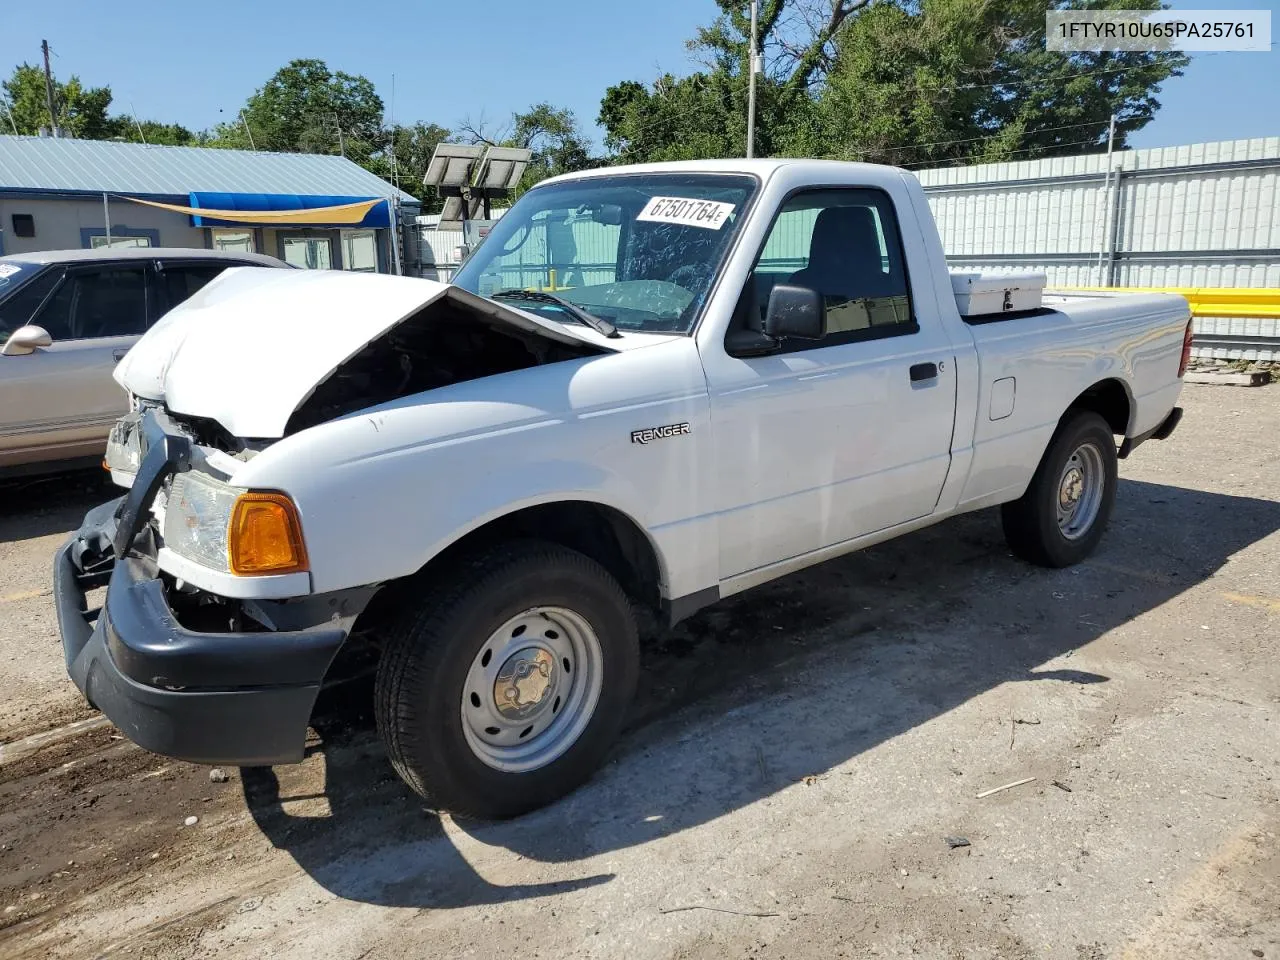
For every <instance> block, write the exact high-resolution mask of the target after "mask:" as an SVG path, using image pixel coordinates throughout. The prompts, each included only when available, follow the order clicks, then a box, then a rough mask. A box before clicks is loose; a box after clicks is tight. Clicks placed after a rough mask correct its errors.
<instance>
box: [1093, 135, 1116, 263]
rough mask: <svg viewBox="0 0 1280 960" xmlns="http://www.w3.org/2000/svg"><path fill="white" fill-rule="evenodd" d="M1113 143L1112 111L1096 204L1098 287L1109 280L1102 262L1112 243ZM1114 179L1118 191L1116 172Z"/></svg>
mask: <svg viewBox="0 0 1280 960" xmlns="http://www.w3.org/2000/svg"><path fill="white" fill-rule="evenodd" d="M1115 144H1116V115H1115V114H1114V113H1113V114H1112V115H1111V123H1110V124H1109V125H1108V127H1107V160H1106V167H1105V168H1104V173H1103V177H1102V202H1101V203H1100V204H1098V212H1099V213H1100V214H1101V216H1100V217H1099V219H1100V220H1102V239H1101V240H1100V241H1099V243H1098V268H1097V271H1096V274H1095V279H1094V285H1095V286H1099V287H1101V286H1105V285H1107V284H1109V283H1110V282H1111V277H1110V273H1111V268H1110V266H1109V265H1108V266H1106V267H1105V268H1104V266H1103V263H1104V261H1105V260H1106V257H1107V254H1108V250H1109V248H1110V246H1111V244H1112V239H1111V232H1112V230H1113V229H1114V227H1113V226H1112V220H1113V217H1112V214H1113V212H1114V210H1115V204H1114V203H1113V202H1112V200H1111V190H1112V187H1111V177H1112V174H1113V173H1115V171H1114V170H1112V169H1111V153H1112V151H1113V150H1114V149H1115ZM1116 180H1117V183H1116V189H1117V192H1118V190H1119V182H1118V181H1119V175H1118V174H1116ZM1104 269H1105V272H1104Z"/></svg>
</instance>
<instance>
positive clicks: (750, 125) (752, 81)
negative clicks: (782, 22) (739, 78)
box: [747, 0, 756, 160]
mask: <svg viewBox="0 0 1280 960" xmlns="http://www.w3.org/2000/svg"><path fill="white" fill-rule="evenodd" d="M755 152H756V0H751V49H750V50H749V51H748V52H747V159H748V160H750V159H751V158H752V157H753V156H755Z"/></svg>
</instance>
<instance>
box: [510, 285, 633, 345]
mask: <svg viewBox="0 0 1280 960" xmlns="http://www.w3.org/2000/svg"><path fill="white" fill-rule="evenodd" d="M489 299H490V300H527V301H529V302H530V303H550V304H553V305H554V306H557V307H559V308H560V309H561V310H563V311H564V312H565V313H567V314H569V316H571V317H573V319H575V320H577V321H578V322H579V323H581V324H583V325H585V326H588V327H590V328H591V329H592V330H594V331H595V332H596V333H598V334H600V335H601V336H605V337H609V338H610V339H612V338H614V337H620V336H622V334H620V333H618V328H617V327H615V326H614V325H613V324H612V323H610V322H609V321H608V320H602V319H601V318H600V317H597V316H596V315H595V314H592V313H587V311H585V310H583V309H582V308H581V307H579V306H578V305H577V304H575V303H570V302H569V301H568V300H565V299H563V298H562V297H557V296H556V295H555V294H553V293H543V292H542V291H541V290H521V289H519V288H517V287H513V288H512V289H510V290H499V291H498V292H497V293H491V294H489Z"/></svg>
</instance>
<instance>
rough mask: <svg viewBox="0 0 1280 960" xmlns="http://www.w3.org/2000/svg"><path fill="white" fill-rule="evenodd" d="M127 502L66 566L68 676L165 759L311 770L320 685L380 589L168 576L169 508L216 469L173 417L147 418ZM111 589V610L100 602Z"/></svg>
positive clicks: (62, 606)
mask: <svg viewBox="0 0 1280 960" xmlns="http://www.w3.org/2000/svg"><path fill="white" fill-rule="evenodd" d="M139 422H140V429H141V432H142V435H143V441H142V449H143V455H142V459H141V464H140V465H139V468H138V470H137V473H136V475H135V476H134V477H133V482H132V486H131V487H130V490H129V493H128V494H127V495H126V496H124V497H121V498H119V499H117V500H113V501H111V502H110V503H106V504H103V505H102V506H100V507H97V508H95V509H94V510H91V511H90V512H89V513H88V514H87V515H86V517H85V520H84V523H83V525H82V526H81V528H80V529H79V530H78V531H77V532H76V533H75V534H73V535H72V536H71V538H70V539H68V541H67V542H66V543H65V544H64V545H63V546H62V547H61V549H59V550H58V552H57V554H56V555H55V557H54V569H53V586H54V589H53V595H54V605H55V609H56V612H57V617H58V627H59V631H60V633H61V636H62V646H63V653H64V655H65V658H66V663H67V672H68V673H69V675H70V677H71V679H72V681H73V682H74V683H75V685H76V686H77V687H78V688H79V689H80V691H81V692H82V693H83V694H84V696H85V698H86V699H87V700H88V701H89V702H90V703H91V704H93V705H94V706H96V707H97V708H98V709H100V710H102V712H103V713H105V714H106V715H107V717H108V718H109V719H110V720H111V721H112V722H113V723H114V724H115V725H116V726H117V727H118V728H119V729H120V730H121V731H122V732H123V733H124V734H125V735H127V736H128V737H129V738H130V739H131V740H133V741H134V742H135V743H137V744H139V745H140V746H142V747H145V748H146V749H148V750H152V751H153V752H156V753H160V754H164V755H166V756H171V757H177V758H179V759H184V760H192V761H196V762H205V763H234V764H240V765H259V764H273V763H290V762H296V761H298V760H300V759H302V755H303V743H304V740H305V736H306V729H307V724H308V722H309V720H310V717H311V711H312V707H313V706H314V703H315V700H316V696H317V694H318V693H319V690H320V686H321V683H322V682H323V681H324V680H325V678H326V675H327V673H328V672H329V669H330V665H331V663H332V662H333V660H334V657H335V655H336V654H337V652H338V650H339V648H341V647H342V645H343V643H344V642H345V641H346V639H347V637H348V635H349V633H350V631H351V629H352V626H353V624H354V622H355V619H356V617H357V616H359V615H360V613H361V612H362V611H363V610H364V608H365V607H366V605H367V604H368V603H369V601H370V600H371V598H372V597H373V595H374V594H375V593H376V592H377V589H378V587H377V585H369V586H365V587H358V588H353V589H348V590H340V591H334V592H332V593H327V594H308V595H305V596H298V597H291V598H279V599H273V598H265V597H263V598H245V599H235V598H229V597H225V596H219V595H217V594H214V593H212V592H210V591H207V590H202V589H198V588H195V587H193V586H192V585H191V584H189V583H186V582H184V581H183V580H182V579H181V578H179V577H175V576H174V575H172V574H170V573H167V572H164V571H162V570H161V568H160V564H159V552H160V550H161V549H162V548H163V542H162V536H161V530H162V523H161V521H160V519H159V518H158V517H157V516H156V509H155V504H156V501H157V498H158V497H159V496H161V495H162V494H163V492H164V491H165V490H166V489H167V488H168V487H169V486H170V485H171V483H172V481H173V478H174V477H176V476H179V475H181V474H184V473H190V472H192V471H201V470H203V469H208V464H207V462H206V461H205V460H203V459H202V457H203V452H202V451H201V450H200V449H199V448H198V447H196V446H195V445H193V443H192V438H191V437H190V436H189V435H188V434H187V433H186V432H185V431H184V430H183V429H182V428H181V427H179V426H178V425H177V424H176V423H174V422H173V421H172V420H170V419H169V418H168V417H167V416H166V415H165V414H164V413H163V411H161V410H159V409H156V408H150V409H147V410H145V411H143V412H142V413H141V419H140V421H139ZM104 585H105V586H106V587H107V594H106V599H105V601H104V602H103V604H102V606H101V607H100V608H96V609H95V608H91V606H90V604H89V603H88V594H89V593H90V592H91V591H92V590H94V589H95V588H99V587H102V586H104Z"/></svg>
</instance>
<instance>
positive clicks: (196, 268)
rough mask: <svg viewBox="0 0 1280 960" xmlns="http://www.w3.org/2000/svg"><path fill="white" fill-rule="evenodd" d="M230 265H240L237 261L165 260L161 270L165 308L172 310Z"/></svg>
mask: <svg viewBox="0 0 1280 960" xmlns="http://www.w3.org/2000/svg"><path fill="white" fill-rule="evenodd" d="M228 266H239V264H235V263H228V264H222V263H183V264H174V263H169V262H168V261H165V265H164V269H163V270H161V271H160V286H161V287H162V288H163V289H164V293H165V305H166V306H165V308H163V309H169V310H172V309H173V308H174V307H176V306H177V305H178V304H180V303H182V301H184V300H186V299H187V298H188V297H191V296H193V295H194V294H195V292H196V291H197V290H199V289H200V288H201V287H203V286H204V285H205V284H206V283H208V282H209V281H210V280H212V279H213V278H214V277H216V276H217V275H218V274H220V273H221V272H222V271H223V270H225V269H227V267H228Z"/></svg>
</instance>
